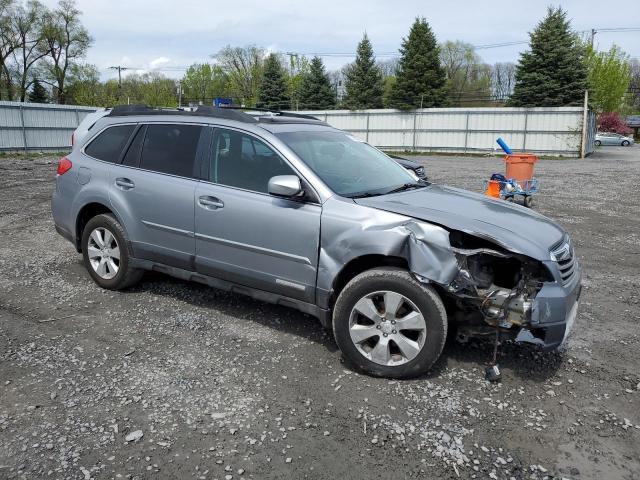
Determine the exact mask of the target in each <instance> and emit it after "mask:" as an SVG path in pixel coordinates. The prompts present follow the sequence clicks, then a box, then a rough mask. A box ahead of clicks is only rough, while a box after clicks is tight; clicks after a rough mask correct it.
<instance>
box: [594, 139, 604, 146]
mask: <svg viewBox="0 0 640 480" xmlns="http://www.w3.org/2000/svg"><path fill="white" fill-rule="evenodd" d="M593 144H594V145H595V146H596V147H599V146H600V145H602V142H601V141H600V140H596V141H595V142H593Z"/></svg>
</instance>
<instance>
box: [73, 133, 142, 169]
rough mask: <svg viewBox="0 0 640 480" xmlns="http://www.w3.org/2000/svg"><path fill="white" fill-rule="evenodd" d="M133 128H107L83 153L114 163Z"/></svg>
mask: <svg viewBox="0 0 640 480" xmlns="http://www.w3.org/2000/svg"><path fill="white" fill-rule="evenodd" d="M135 128H136V126H135V125H118V126H115V127H109V128H107V129H106V130H104V131H103V132H102V133H100V134H99V135H98V136H97V137H96V138H94V139H93V140H92V141H91V143H90V144H89V145H88V146H87V147H86V148H85V149H84V151H85V153H86V154H87V155H89V156H90V157H93V158H97V159H98V160H104V161H105V162H112V163H115V162H117V161H118V159H119V158H120V153H122V149H123V148H124V146H125V145H126V144H127V141H128V140H129V137H130V136H131V134H132V133H133V130H134V129H135Z"/></svg>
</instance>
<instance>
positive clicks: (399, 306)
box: [333, 268, 447, 378]
mask: <svg viewBox="0 0 640 480" xmlns="http://www.w3.org/2000/svg"><path fill="white" fill-rule="evenodd" d="M333 333H334V336H335V339H336V343H337V344H338V347H340V350H341V351H342V353H343V355H344V356H345V357H347V358H348V359H349V360H350V361H351V362H352V363H353V364H354V365H355V366H356V367H357V368H358V369H360V370H361V371H364V372H366V373H369V374H371V375H374V376H378V377H389V378H408V377H415V376H417V375H420V374H422V373H424V372H426V371H427V370H428V369H429V368H430V367H431V366H432V365H433V364H434V363H435V361H436V360H437V359H438V357H440V354H441V353H442V348H443V347H444V342H445V340H446V337H447V314H446V311H445V308H444V305H443V303H442V300H441V299H440V296H439V295H438V293H437V292H436V291H435V290H434V289H433V288H432V287H430V286H428V285H424V284H422V283H420V282H418V281H417V280H416V279H415V278H414V277H413V276H412V275H411V274H410V273H409V272H407V271H406V270H401V269H398V268H377V269H373V270H368V271H366V272H364V273H361V274H360V275H358V276H356V277H355V278H354V279H353V280H351V281H350V282H349V283H348V284H347V286H346V287H345V288H344V289H343V290H342V292H340V295H339V296H338V300H337V301H336V305H335V308H334V311H333Z"/></svg>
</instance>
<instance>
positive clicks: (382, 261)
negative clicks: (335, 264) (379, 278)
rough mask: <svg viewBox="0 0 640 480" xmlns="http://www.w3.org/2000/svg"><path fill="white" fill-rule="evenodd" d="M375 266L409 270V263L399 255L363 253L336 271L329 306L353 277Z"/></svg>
mask: <svg viewBox="0 0 640 480" xmlns="http://www.w3.org/2000/svg"><path fill="white" fill-rule="evenodd" d="M377 267H399V268H404V269H406V270H409V264H408V263H407V260H406V259H404V258H401V257H390V256H387V255H363V256H362V257H357V258H354V259H353V260H351V261H349V262H348V263H347V264H346V265H345V266H344V267H342V270H340V273H338V275H337V277H336V279H335V280H334V281H333V289H332V294H331V299H330V302H331V307H333V304H334V303H335V301H336V299H337V298H338V295H340V292H341V291H342V289H343V288H344V287H345V286H346V285H347V283H349V282H350V281H351V279H352V278H354V277H355V276H356V275H359V274H361V273H362V272H365V271H367V270H371V269H372V268H377Z"/></svg>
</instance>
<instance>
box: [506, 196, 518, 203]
mask: <svg viewBox="0 0 640 480" xmlns="http://www.w3.org/2000/svg"><path fill="white" fill-rule="evenodd" d="M504 199H505V200H506V201H507V202H510V203H513V202H515V200H516V199H515V198H514V197H513V195H511V196H510V197H504Z"/></svg>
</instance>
